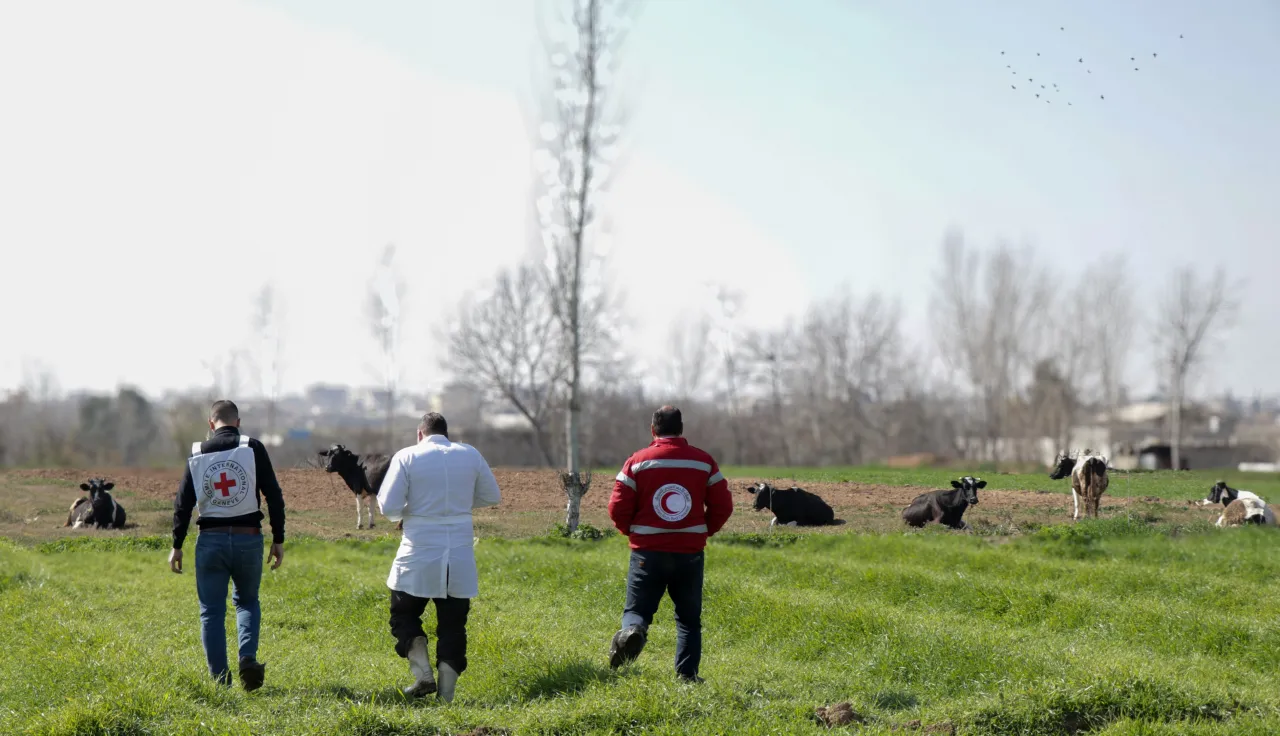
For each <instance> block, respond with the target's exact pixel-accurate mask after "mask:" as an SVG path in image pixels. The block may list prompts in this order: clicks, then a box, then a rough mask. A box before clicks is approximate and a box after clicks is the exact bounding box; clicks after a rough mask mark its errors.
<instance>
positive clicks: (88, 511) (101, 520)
mask: <svg viewBox="0 0 1280 736" xmlns="http://www.w3.org/2000/svg"><path fill="white" fill-rule="evenodd" d="M115 487H116V484H115V483H112V482H111V481H108V480H106V479H104V478H90V479H89V482H87V483H81V484H80V490H82V491H88V492H89V495H88V496H81V497H80V498H77V499H76V501H75V503H73V504H71V509H70V511H69V512H68V513H67V523H66V524H63V526H69V527H71V528H72V529H83V528H87V527H90V526H92V527H95V528H97V529H123V528H124V521H125V513H124V507H123V506H121V505H120V504H119V503H117V502H116V500H115V499H114V498H112V497H111V489H112V488H115Z"/></svg>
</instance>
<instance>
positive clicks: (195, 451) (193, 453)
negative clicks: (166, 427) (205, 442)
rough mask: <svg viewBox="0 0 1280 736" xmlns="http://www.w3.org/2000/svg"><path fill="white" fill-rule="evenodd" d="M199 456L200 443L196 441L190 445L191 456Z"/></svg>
mask: <svg viewBox="0 0 1280 736" xmlns="http://www.w3.org/2000/svg"><path fill="white" fill-rule="evenodd" d="M199 454H200V442H199V441H198V440H197V441H196V442H192V443H191V456H192V457H195V456H196V455H199Z"/></svg>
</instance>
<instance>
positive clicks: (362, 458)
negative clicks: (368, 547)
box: [317, 445, 391, 529]
mask: <svg viewBox="0 0 1280 736" xmlns="http://www.w3.org/2000/svg"><path fill="white" fill-rule="evenodd" d="M317 454H318V455H320V458H321V459H322V460H323V461H324V470H325V472H326V473H337V474H338V475H340V476H341V477H342V480H343V482H345V483H346V484H347V488H350V489H351V492H352V493H354V494H356V528H357V529H360V528H362V525H363V521H362V517H361V511H360V508H361V504H362V503H363V505H364V506H365V508H366V509H367V511H368V512H369V528H370V529H372V528H373V504H374V502H375V501H376V500H377V498H378V488H380V487H381V486H382V479H383V478H385V477H387V468H388V467H390V465H391V458H389V457H387V456H386V455H380V454H373V453H370V454H366V455H357V454H355V453H354V452H352V451H350V450H348V449H347V448H345V447H343V446H342V445H334V446H333V447H330V448H329V449H327V450H321V451H320V452H319V453H317Z"/></svg>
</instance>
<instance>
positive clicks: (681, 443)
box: [649, 437, 689, 447]
mask: <svg viewBox="0 0 1280 736" xmlns="http://www.w3.org/2000/svg"><path fill="white" fill-rule="evenodd" d="M649 446H650V447H663V446H666V447H688V446H689V440H686V439H685V438H683V437H654V438H653V442H650V443H649Z"/></svg>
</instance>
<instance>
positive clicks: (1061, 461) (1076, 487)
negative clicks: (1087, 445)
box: [1049, 450, 1111, 521]
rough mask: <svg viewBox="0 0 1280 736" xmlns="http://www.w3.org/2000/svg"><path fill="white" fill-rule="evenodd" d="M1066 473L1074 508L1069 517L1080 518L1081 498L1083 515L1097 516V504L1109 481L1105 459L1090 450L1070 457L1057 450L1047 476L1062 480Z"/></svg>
mask: <svg viewBox="0 0 1280 736" xmlns="http://www.w3.org/2000/svg"><path fill="white" fill-rule="evenodd" d="M1068 474H1070V475H1071V501H1072V503H1073V505H1074V508H1075V510H1074V511H1073V512H1072V514H1071V518H1072V519H1074V520H1076V521H1079V520H1080V502H1081V500H1083V501H1084V512H1085V515H1086V516H1092V517H1094V518H1097V517H1098V504H1099V503H1100V502H1101V500H1102V494H1103V493H1105V492H1106V490H1107V486H1108V485H1109V484H1110V482H1111V481H1110V480H1109V479H1108V477H1107V459H1106V458H1105V457H1103V456H1101V455H1095V454H1093V451H1092V450H1085V451H1084V452H1082V453H1079V454H1078V455H1077V456H1076V457H1071V456H1070V455H1068V454H1067V453H1066V451H1062V452H1059V453H1058V456H1057V457H1056V458H1054V460H1053V470H1052V471H1051V472H1050V473H1049V477H1050V478H1052V479H1053V480H1062V479H1063V478H1065V477H1067V475H1068Z"/></svg>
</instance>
